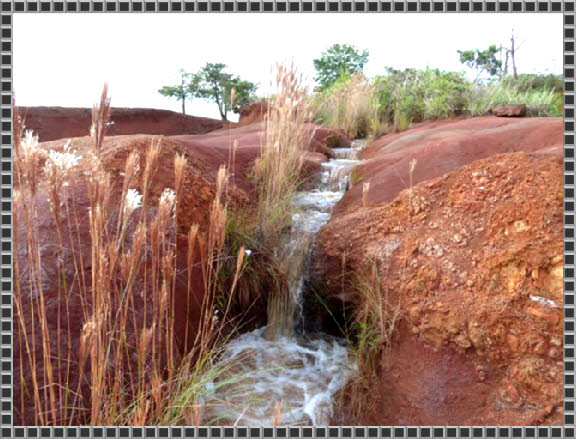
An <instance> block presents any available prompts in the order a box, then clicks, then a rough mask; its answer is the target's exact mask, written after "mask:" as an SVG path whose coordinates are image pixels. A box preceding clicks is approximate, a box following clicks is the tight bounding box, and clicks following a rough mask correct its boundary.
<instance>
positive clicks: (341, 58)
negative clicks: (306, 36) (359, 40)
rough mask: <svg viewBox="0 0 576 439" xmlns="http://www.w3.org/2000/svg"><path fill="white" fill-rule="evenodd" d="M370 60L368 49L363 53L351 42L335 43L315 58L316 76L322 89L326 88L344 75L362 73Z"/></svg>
mask: <svg viewBox="0 0 576 439" xmlns="http://www.w3.org/2000/svg"><path fill="white" fill-rule="evenodd" d="M367 62H368V50H364V51H363V52H362V53H360V52H359V51H358V49H356V47H354V46H351V45H349V44H342V45H341V44H334V45H332V46H331V47H330V48H328V50H326V51H325V52H322V56H321V57H320V58H318V59H315V60H314V68H315V69H316V77H315V78H314V80H315V81H316V82H317V83H318V84H319V86H320V90H326V89H327V88H329V87H330V86H331V85H332V84H334V82H336V80H337V79H338V78H339V77H340V76H342V75H346V76H352V75H354V74H355V73H361V72H362V71H363V69H364V65H365V64H366V63H367Z"/></svg>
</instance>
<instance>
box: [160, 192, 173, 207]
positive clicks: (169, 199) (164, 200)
mask: <svg viewBox="0 0 576 439" xmlns="http://www.w3.org/2000/svg"><path fill="white" fill-rule="evenodd" d="M175 203H176V194H175V193H174V190H172V189H170V188H166V189H164V192H162V195H160V208H161V209H167V210H168V211H172V209H173V208H174V204H175Z"/></svg>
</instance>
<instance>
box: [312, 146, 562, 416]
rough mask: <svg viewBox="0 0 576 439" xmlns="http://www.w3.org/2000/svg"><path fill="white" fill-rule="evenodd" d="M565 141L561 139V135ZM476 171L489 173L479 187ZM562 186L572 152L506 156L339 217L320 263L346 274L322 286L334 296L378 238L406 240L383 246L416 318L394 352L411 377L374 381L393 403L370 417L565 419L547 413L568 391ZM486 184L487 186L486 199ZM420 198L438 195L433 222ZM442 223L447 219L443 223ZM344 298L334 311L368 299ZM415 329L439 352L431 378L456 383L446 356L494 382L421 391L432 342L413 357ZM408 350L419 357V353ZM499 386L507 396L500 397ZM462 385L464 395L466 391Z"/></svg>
mask: <svg viewBox="0 0 576 439" xmlns="http://www.w3.org/2000/svg"><path fill="white" fill-rule="evenodd" d="M555 141H558V142H561V138H560V139H550V140H549V142H555ZM423 166H426V164H423ZM471 175H472V176H476V177H478V178H483V179H484V180H483V181H482V182H481V183H479V182H478V181H477V178H474V177H473V178H470V176H471ZM561 182H562V160H561V158H560V157H557V156H549V155H548V156H546V155H532V156H529V155H527V154H524V153H510V154H500V155H494V156H492V157H489V158H487V159H483V160H478V161H475V162H472V163H470V164H468V165H465V166H462V167H461V168H459V169H456V170H454V171H452V172H450V173H448V174H446V175H445V176H442V177H439V178H437V179H435V180H432V181H430V182H429V183H433V184H428V183H422V184H418V185H416V186H415V187H413V188H412V190H411V191H410V190H404V191H402V192H401V193H400V194H399V195H398V197H397V198H396V199H395V200H393V201H392V202H390V203H382V202H381V203H380V204H376V205H372V206H369V207H359V206H358V207H355V209H353V210H348V211H339V212H337V213H336V214H335V215H334V216H333V217H332V219H331V220H330V221H329V223H328V224H327V225H326V226H325V228H324V229H323V230H322V231H321V232H320V235H319V237H318V246H317V252H316V257H315V261H316V262H315V269H314V271H313V272H315V270H316V269H317V270H321V271H322V272H323V273H324V274H323V278H324V279H328V280H332V279H338V282H330V283H329V284H318V285H315V287H316V288H317V289H319V288H322V289H323V291H326V292H327V295H328V300H329V301H331V300H332V299H331V298H332V297H337V295H338V294H339V291H341V289H342V288H344V289H345V290H347V291H353V284H352V283H345V284H344V287H342V285H343V284H342V280H341V279H342V277H341V276H342V273H350V272H360V271H361V270H363V269H365V268H366V264H367V262H370V258H371V254H373V250H372V248H373V247H374V243H376V242H381V243H385V242H387V240H388V239H390V236H391V233H394V235H393V236H394V238H395V239H396V240H398V242H399V246H398V248H397V249H396V250H395V251H394V252H392V253H387V254H386V253H382V254H381V255H382V256H381V258H380V260H377V261H376V263H377V264H378V267H379V268H380V276H381V280H382V285H381V291H387V292H388V295H389V298H388V301H389V305H388V306H396V305H394V304H396V303H397V304H398V305H397V306H399V307H400V312H401V313H402V315H403V317H404V324H403V325H401V326H400V327H399V329H398V331H399V332H400V333H398V335H397V336H398V339H394V340H395V341H394V342H393V344H392V346H391V348H390V349H391V351H390V352H389V353H388V354H387V355H388V356H389V358H390V362H391V366H390V368H391V370H393V371H395V372H397V373H398V374H399V378H397V379H394V380H393V381H391V380H389V379H388V378H387V373H388V372H382V375H380V377H379V378H378V379H377V380H374V381H373V382H372V383H371V386H372V388H379V389H381V391H382V400H381V402H382V404H381V405H379V406H378V410H379V414H377V413H376V412H375V413H374V414H373V415H367V416H366V418H365V419H363V420H362V422H367V423H375V424H378V425H389V424H392V425H395V424H407V423H412V424H413V425H419V424H426V423H428V422H430V421H429V420H433V422H432V423H436V424H441V423H442V422H443V421H442V420H443V419H444V418H443V417H442V416H444V415H443V413H445V414H446V416H448V413H451V415H450V416H452V418H451V422H452V423H455V424H474V425H482V424H496V425H522V423H523V422H525V421H526V420H527V419H530V420H531V421H530V422H539V423H542V422H544V423H551V422H552V423H555V422H561V415H560V414H559V411H558V410H560V409H558V410H555V411H554V412H553V413H552V414H550V416H547V415H546V416H542V413H541V411H542V410H544V409H545V408H546V407H551V406H552V407H556V406H557V405H558V404H561V398H562V395H561V394H562V391H561V390H562V378H561V367H560V366H559V365H558V364H557V358H559V356H560V355H561V354H560V351H561V347H560V346H561V339H562V309H561V307H557V306H555V304H556V303H562V302H561V301H562V285H561V281H560V280H561V278H562V275H561V272H562V271H561V267H562V183H561ZM478 184H482V187H483V188H484V189H483V191H482V195H480V194H479V192H478ZM503 195H507V197H506V198H505V201H503V199H504V198H503ZM418 198H422V199H425V200H426V203H427V206H426V208H425V209H426V215H427V216H426V218H421V217H420V216H419V215H416V214H414V213H413V209H412V200H413V199H418ZM431 223H433V224H435V225H437V227H435V228H431V227H430V226H429V224H431ZM392 231H393V232H392ZM464 239H466V241H467V244H466V245H462V242H463V241H464ZM344 253H345V254H346V266H345V267H343V266H342V258H343V254H344ZM414 260H417V261H418V263H417V264H414V263H413V261H414ZM532 273H537V275H536V276H534V275H533V274H532ZM338 297H340V298H345V300H347V302H346V303H340V304H337V303H335V302H334V300H332V302H331V303H333V309H342V308H343V307H344V308H345V309H347V310H353V309H354V308H355V304H357V303H359V301H360V297H359V296H358V295H350V294H349V295H347V296H341V295H340V296H338ZM532 297H537V298H541V299H538V300H536V299H534V298H532ZM348 312H351V311H348ZM415 336H416V337H417V338H418V340H419V342H418V343H424V345H425V346H427V347H429V348H430V349H434V350H436V352H437V353H436V354H435V356H436V360H435V361H436V363H432V362H427V363H426V364H425V365H424V364H423V365H422V366H423V367H425V368H427V369H429V370H428V371H427V372H426V373H427V376H428V379H429V380H431V381H432V382H434V381H435V380H441V379H444V378H442V377H444V374H445V373H448V372H446V371H443V369H441V367H443V366H440V363H442V362H443V361H445V360H444V359H446V358H451V359H452V364H453V366H452V367H453V370H452V372H450V374H459V373H460V372H459V370H460V371H461V372H462V373H464V372H463V371H464V370H466V369H467V368H468V367H469V365H470V366H474V367H476V366H475V365H478V364H483V365H486V366H487V367H488V369H489V370H490V371H491V373H490V374H489V375H486V376H483V377H480V378H481V379H480V381H481V382H482V385H484V386H486V387H485V388H484V390H483V393H482V392H480V394H481V395H480V396H479V395H478V394H477V393H470V394H469V396H465V395H464V394H465V393H466V392H467V391H468V390H467V389H469V390H470V391H472V389H473V388H474V387H473V384H472V383H469V384H464V381H458V380H453V381H449V382H445V383H444V385H443V386H440V385H439V384H438V387H436V391H437V392H438V395H437V396H436V397H432V396H431V395H428V396H426V395H424V396H423V395H422V393H421V389H420V388H417V387H414V388H412V387H411V386H409V385H408V384H407V381H406V380H414V379H416V378H415V376H414V374H412V372H410V370H413V369H410V370H407V369H406V364H404V361H413V362H414V363H418V364H420V362H421V361H424V360H421V358H426V355H428V354H423V353H422V352H423V350H424V348H422V347H419V348H418V350H419V354H416V353H415V352H410V354H408V351H406V347H405V346H403V345H402V343H407V345H408V346H410V345H411V343H412V342H408V341H407V340H408V339H409V338H410V337H415ZM552 346H553V349H551V347H552ZM452 352H456V353H457V354H454V353H452ZM403 355H410V357H409V358H410V360H409V359H408V358H404V357H402V356H403ZM418 355H420V356H421V357H419V356H418ZM454 355H457V356H458V358H459V360H458V361H455V360H454V358H456V357H455V356H454ZM560 364H561V363H560ZM416 367H418V366H416V365H414V368H416ZM504 377H507V378H506V379H507V380H508V381H507V384H506V383H505V382H504V381H503V379H504ZM552 377H555V378H552ZM418 382H419V383H420V384H419V385H422V383H421V381H420V380H419V379H418ZM450 383H453V385H452V384H450ZM456 383H458V384H456ZM431 386H432V385H431ZM417 389H418V390H417ZM498 389H502V392H503V393H502V395H504V396H502V397H497V398H496V397H495V396H494V395H496V394H497V392H499V391H500V390H498ZM401 393H402V394H403V396H402V400H403V401H406V400H407V401H411V402H414V403H415V404H417V406H418V408H419V409H420V411H419V412H418V411H415V409H414V410H413V409H410V408H408V406H409V404H405V403H394V401H395V399H394V398H397V397H398V398H399V396H390V394H394V395H396V394H398V395H400V394H401ZM455 393H459V394H460V395H461V396H459V397H458V398H456V397H455V396H454V394H455ZM386 395H388V396H386ZM440 395H444V396H445V397H446V398H444V400H443V402H437V403H434V404H432V403H431V402H430V404H431V405H430V407H432V406H433V407H434V409H433V410H432V411H428V410H429V407H428V406H427V405H426V404H427V403H426V404H424V403H423V402H422V401H427V398H436V399H437V398H439V397H440ZM472 395H474V396H473V397H472ZM471 399H475V400H476V401H475V403H474V404H472V401H471ZM416 401H420V402H416ZM472 406H474V407H472ZM464 407H467V410H465V409H464ZM499 407H501V408H499ZM519 407H522V411H520V412H519V411H518V408H519ZM430 410H431V409H430ZM433 412H434V413H433ZM370 416H372V417H370ZM447 419H448V418H447ZM536 419H537V420H538V421H536ZM362 425H365V424H362Z"/></svg>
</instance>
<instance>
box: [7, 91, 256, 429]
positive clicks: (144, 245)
mask: <svg viewBox="0 0 576 439" xmlns="http://www.w3.org/2000/svg"><path fill="white" fill-rule="evenodd" d="M109 105H110V100H109V98H108V97H107V89H106V87H105V88H104V90H103V93H102V96H101V98H100V101H99V103H98V104H97V105H95V107H94V110H93V125H92V128H91V130H90V132H91V136H92V139H93V145H92V149H91V150H90V151H87V152H86V154H84V155H83V156H82V157H81V156H80V155H79V154H78V153H77V152H76V151H74V150H73V145H70V144H69V143H68V144H67V145H66V146H65V147H64V148H63V150H62V152H56V151H48V152H46V151H45V150H43V149H42V148H41V147H40V146H39V144H38V138H37V137H36V136H34V135H33V134H32V133H31V132H26V134H25V135H24V137H23V138H21V135H20V133H21V132H22V129H21V126H20V120H19V118H18V116H17V112H15V141H16V142H17V147H16V148H15V149H14V169H15V186H16V187H17V189H15V191H14V229H15V233H14V248H15V249H17V251H15V255H14V269H15V273H16V276H15V279H14V280H15V288H14V305H15V317H16V319H15V320H16V322H17V328H16V332H17V340H16V344H17V351H18V352H19V358H18V359H17V361H19V364H20V377H19V378H20V382H19V397H20V400H19V401H18V407H19V409H20V411H21V414H22V420H21V421H22V423H25V422H27V421H28V422H29V421H31V419H29V418H28V419H26V417H25V414H26V413H27V412H28V413H29V412H30V409H31V407H26V404H32V405H33V412H34V423H35V424H38V425H71V424H74V423H87V424H91V425H104V424H106V425H126V424H127V425H145V424H148V423H150V422H159V421H161V420H172V421H175V422H176V421H183V422H184V420H186V419H187V418H186V416H187V413H188V411H189V409H190V406H188V403H190V404H191V406H193V405H194V404H195V403H196V401H198V400H199V398H200V395H201V393H202V392H203V391H205V390H204V388H205V387H203V383H205V382H206V380H209V379H212V378H213V376H214V375H215V374H217V373H218V370H219V369H218V367H216V366H215V365H214V360H215V356H217V353H218V352H219V349H221V346H222V345H223V344H224V343H225V342H226V339H227V335H226V334H230V330H229V329H230V315H229V310H230V306H229V304H230V302H231V300H232V297H233V294H234V289H235V285H237V284H238V279H239V277H240V276H241V272H242V267H243V260H244V255H245V252H244V249H243V248H241V249H239V251H238V254H237V263H236V269H235V271H233V272H232V273H231V284H232V287H231V289H230V290H228V292H227V293H228V294H227V296H226V297H225V300H224V301H223V302H221V303H220V304H219V305H218V304H216V301H215V296H216V294H217V292H218V284H219V282H221V279H219V274H218V273H219V272H220V268H221V266H222V264H223V262H222V261H223V252H224V242H225V228H226V200H225V198H224V192H225V186H226V181H227V178H228V176H227V171H226V169H225V168H221V170H220V171H219V173H218V179H217V187H216V195H215V198H214V200H213V203H212V208H211V211H210V218H209V223H208V225H207V229H206V232H205V233H200V232H199V230H200V227H199V225H198V224H192V225H191V226H190V228H189V230H188V235H187V237H183V238H184V239H179V235H180V230H181V229H182V224H180V217H181V214H180V210H181V207H180V204H181V202H182V198H183V191H184V189H183V182H184V180H185V178H186V172H187V166H188V165H187V160H186V158H185V157H184V156H180V155H176V156H175V157H174V169H175V172H174V180H173V184H171V185H169V186H168V187H166V188H165V189H164V191H163V192H162V193H161V194H160V196H158V197H154V196H153V194H152V190H151V188H152V185H153V184H152V183H153V181H155V178H156V177H157V173H158V172H160V170H159V169H158V163H159V155H160V151H161V144H160V142H155V143H153V144H151V145H150V147H149V148H148V149H147V150H146V151H141V152H140V151H132V152H131V153H130V154H129V155H128V157H127V159H126V164H125V170H124V177H123V182H122V185H121V187H115V186H114V185H113V183H112V176H111V174H110V173H109V172H108V171H107V170H106V168H105V165H104V161H103V160H104V158H103V157H104V156H105V155H106V147H105V144H104V139H105V133H106V127H107V126H108V122H109V121H108V117H109V114H110V109H109ZM140 155H142V157H140ZM140 163H142V164H143V166H142V169H140ZM75 188H76V189H78V188H81V189H80V191H81V192H84V193H85V194H86V197H87V205H88V208H87V209H88V212H87V215H86V211H85V210H84V209H86V207H83V206H81V204H82V203H81V202H80V200H77V199H75V197H76V196H77V194H78V191H77V190H76V191H74V189H75ZM82 188H85V189H82ZM46 197H47V200H48V203H49V206H50V210H51V215H52V217H53V221H54V225H55V227H54V235H55V236H54V237H53V238H50V237H48V240H49V241H50V240H51V239H54V241H55V247H56V250H55V253H54V254H55V259H56V263H55V271H56V274H55V277H56V280H57V282H56V287H55V288H56V293H55V294H54V291H51V290H47V288H48V287H47V285H48V284H47V283H46V281H47V279H46V276H47V272H46V270H47V264H49V263H50V260H48V259H46V256H45V249H46V244H45V242H46V237H44V236H41V233H43V230H44V229H42V227H41V221H45V220H43V218H45V216H44V214H43V212H41V211H40V203H41V200H42V199H43V198H46ZM20 236H23V237H24V240H25V241H24V242H20ZM181 242H187V244H184V247H186V248H179V247H178V245H179V243H181ZM180 245H181V244H180ZM83 248H88V249H89V255H88V256H86V255H83V254H82V249H83ZM198 266H199V267H198ZM182 267H184V268H182ZM198 268H200V271H201V273H202V284H203V285H202V291H200V292H198V291H194V287H193V283H192V282H191V278H192V276H193V273H195V272H197V271H198ZM182 270H183V271H184V273H185V275H187V277H188V281H187V286H185V287H182V285H181V283H180V284H177V276H182V274H179V273H180V271H182ZM177 294H179V295H182V294H185V295H186V298H187V305H186V306H187V315H188V314H189V313H190V312H191V311H192V307H198V306H200V313H199V315H200V318H199V322H198V326H197V327H196V328H192V329H194V333H193V334H189V333H188V325H187V329H186V334H185V340H184V341H183V342H182V341H181V340H180V341H178V340H177V337H176V334H175V313H174V308H175V297H176V295H177ZM194 295H196V296H198V295H200V296H201V297H203V300H202V301H201V303H200V304H199V305H198V304H196V303H191V302H190V300H189V298H190V297H194ZM54 303H55V315H54ZM72 306H76V307H77V308H78V307H79V308H80V314H78V311H74V310H72V309H71V307H72ZM78 319H81V321H80V322H78ZM225 326H226V328H227V331H226V332H224V330H223V329H224V327H225ZM188 339H190V340H188ZM179 346H180V347H181V346H186V347H188V349H187V350H185V351H183V350H182V349H180V348H179ZM25 369H28V370H29V371H30V376H31V381H30V382H26V380H25V376H24V370H25ZM185 396H186V397H185ZM27 409H28V410H27ZM176 411H178V414H176Z"/></svg>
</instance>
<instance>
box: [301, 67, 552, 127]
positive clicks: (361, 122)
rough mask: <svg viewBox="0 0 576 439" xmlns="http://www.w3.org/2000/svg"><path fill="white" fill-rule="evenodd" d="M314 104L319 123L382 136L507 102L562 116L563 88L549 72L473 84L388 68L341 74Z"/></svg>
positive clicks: (449, 75) (453, 76)
mask: <svg viewBox="0 0 576 439" xmlns="http://www.w3.org/2000/svg"><path fill="white" fill-rule="evenodd" d="M312 103H313V107H314V109H315V120H316V122H318V123H322V124H324V125H326V126H329V127H332V128H342V129H344V130H345V131H346V132H347V134H348V135H349V136H351V137H378V136H380V135H382V134H385V133H388V132H397V131H403V130H405V129H407V128H410V126H411V125H412V123H414V122H421V121H424V120H431V119H443V118H449V117H452V116H454V115H459V114H465V115H471V116H475V115H483V114H486V113H487V112H488V110H490V109H492V108H493V107H494V106H496V105H502V104H526V105H527V107H528V114H529V115H534V116H560V115H561V114H562V89H561V81H559V78H557V77H555V76H550V75H549V76H542V75H521V76H520V77H519V78H518V79H514V78H511V77H505V78H504V79H502V80H500V81H491V82H486V83H474V82H471V81H468V80H467V79H466V78H465V77H464V75H463V74H461V73H456V72H444V71H441V70H438V69H431V68H426V69H424V70H416V69H405V70H396V69H392V68H387V69H386V72H385V74H383V75H380V76H376V77H374V78H371V79H368V78H365V77H363V76H361V75H360V76H354V77H346V76H344V77H341V78H340V79H339V80H338V81H337V82H336V83H335V84H334V85H333V86H332V87H331V88H330V89H328V90H326V91H324V92H321V93H318V94H316V95H315V96H313V98H312Z"/></svg>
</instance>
